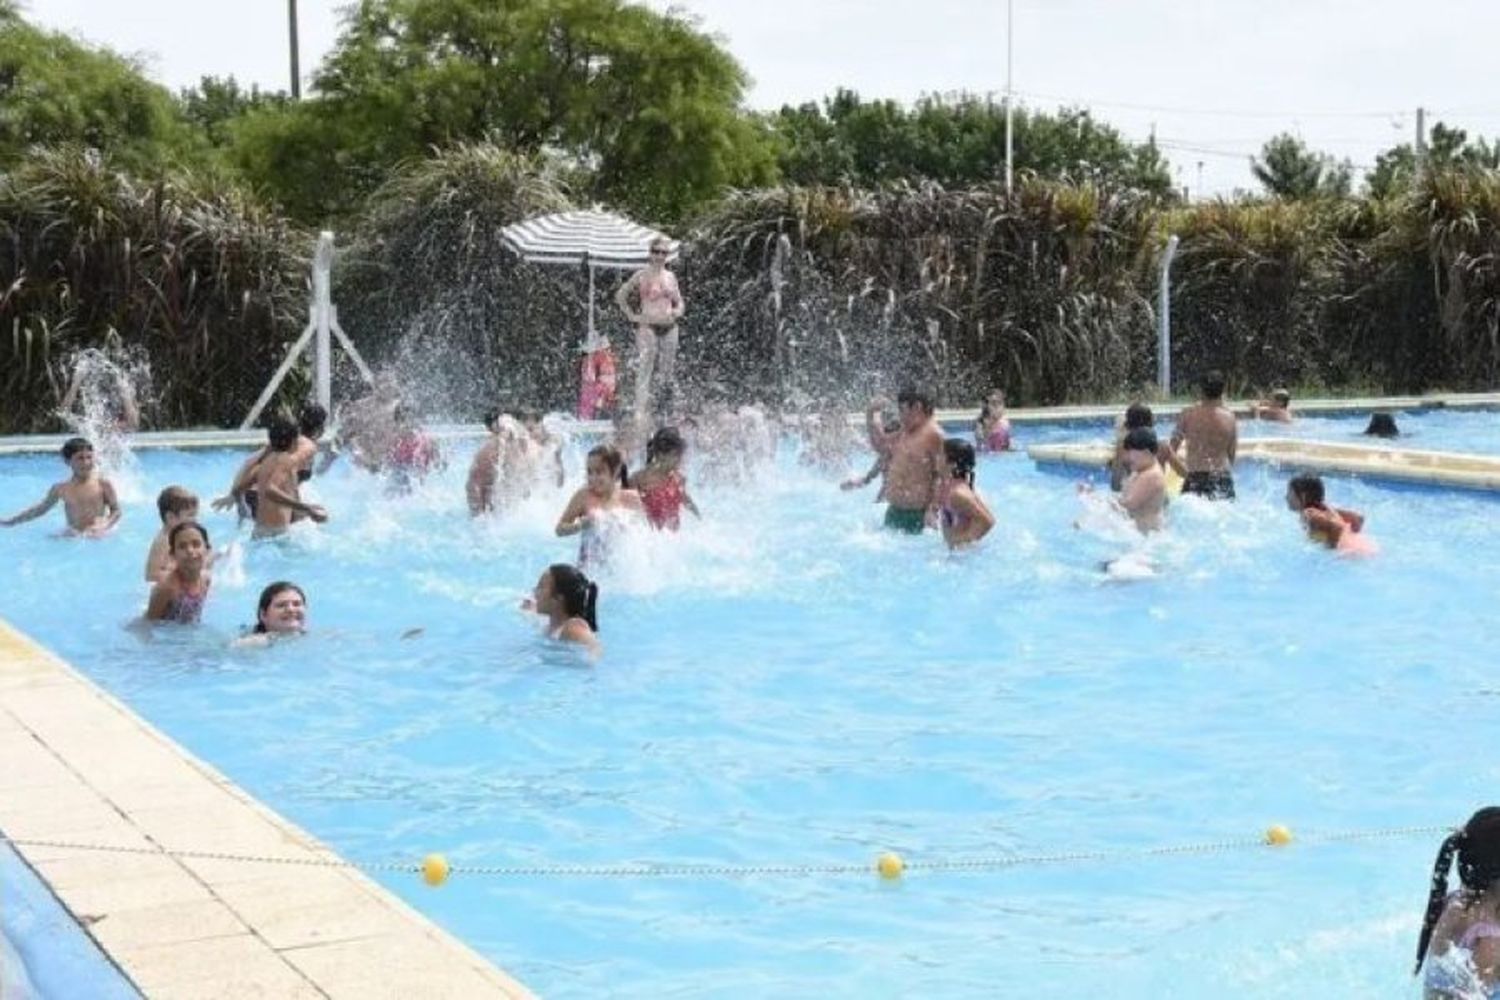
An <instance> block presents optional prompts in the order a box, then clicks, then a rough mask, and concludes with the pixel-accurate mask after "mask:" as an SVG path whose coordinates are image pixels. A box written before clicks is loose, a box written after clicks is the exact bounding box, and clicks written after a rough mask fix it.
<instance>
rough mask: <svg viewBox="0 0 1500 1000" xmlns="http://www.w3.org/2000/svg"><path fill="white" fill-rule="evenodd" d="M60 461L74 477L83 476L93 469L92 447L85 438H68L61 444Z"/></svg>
mask: <svg viewBox="0 0 1500 1000" xmlns="http://www.w3.org/2000/svg"><path fill="white" fill-rule="evenodd" d="M62 459H63V461H64V462H67V463H68V465H69V467H71V468H72V470H73V472H74V474H75V475H85V474H87V473H88V472H89V470H90V469H92V468H93V467H94V446H93V445H91V444H89V442H88V441H87V439H85V438H79V437H75V438H68V440H66V441H64V442H63V446H62Z"/></svg>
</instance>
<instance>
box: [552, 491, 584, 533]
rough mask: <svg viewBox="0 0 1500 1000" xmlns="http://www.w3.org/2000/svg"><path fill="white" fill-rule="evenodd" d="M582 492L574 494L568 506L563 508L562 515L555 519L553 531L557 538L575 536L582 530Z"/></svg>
mask: <svg viewBox="0 0 1500 1000" xmlns="http://www.w3.org/2000/svg"><path fill="white" fill-rule="evenodd" d="M584 492H585V491H584V490H579V491H578V492H576V493H574V494H573V498H572V499H571V500H569V501H568V505H567V506H566V507H564V508H563V512H562V515H561V516H560V517H559V518H558V519H557V528H556V529H555V530H556V533H557V537H558V538H566V537H568V536H569V535H576V534H578V533H579V532H580V531H582V530H583V515H584V509H583V495H584Z"/></svg>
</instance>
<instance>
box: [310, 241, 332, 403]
mask: <svg viewBox="0 0 1500 1000" xmlns="http://www.w3.org/2000/svg"><path fill="white" fill-rule="evenodd" d="M332 274H333V234H332V233H330V232H329V231H328V230H326V229H325V230H324V231H323V232H321V233H319V234H318V249H317V251H316V252H315V253H314V254H313V324H314V325H315V326H316V327H317V340H316V341H314V353H313V358H314V366H315V367H314V371H315V375H314V385H315V387H316V389H317V393H318V405H319V406H321V407H323V409H324V410H326V411H328V412H329V413H332V412H333V345H332V343H331V342H330V339H329V330H330V328H331V327H332V326H333V282H332V278H331V275H332Z"/></svg>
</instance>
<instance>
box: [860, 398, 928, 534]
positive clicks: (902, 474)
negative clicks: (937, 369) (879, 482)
mask: <svg viewBox="0 0 1500 1000" xmlns="http://www.w3.org/2000/svg"><path fill="white" fill-rule="evenodd" d="M884 406H885V401H884V400H882V399H874V400H871V401H870V406H869V408H868V409H867V410H866V412H865V426H866V429H867V430H868V431H869V434H870V443H871V444H872V445H874V446H875V450H876V452H877V453H879V454H883V455H885V456H887V459H886V468H885V498H886V501H887V503H888V506H887V507H886V510H885V526H886V527H887V528H890V529H891V530H893V531H900V532H903V533H905V534H908V535H920V534H921V533H922V531H923V529H924V528H925V527H926V526H927V524H928V522H929V521H934V520H935V519H936V515H937V502H938V497H939V496H940V495H941V494H940V490H941V487H942V484H943V479H944V478H945V476H946V471H945V469H946V461H945V459H944V456H943V431H942V428H940V427H938V424H937V421H936V420H934V419H933V416H932V411H933V405H932V397H931V396H930V395H928V394H927V393H926V392H924V391H922V390H921V389H919V388H917V387H916V386H906V387H905V388H903V389H902V390H901V392H900V393H899V394H897V396H896V410H897V413H898V414H899V416H900V419H901V427H900V430H898V431H897V432H896V433H895V434H887V433H886V430H885V428H884V427H883V426H881V424H880V423H879V417H880V413H881V411H882V410H883V409H884Z"/></svg>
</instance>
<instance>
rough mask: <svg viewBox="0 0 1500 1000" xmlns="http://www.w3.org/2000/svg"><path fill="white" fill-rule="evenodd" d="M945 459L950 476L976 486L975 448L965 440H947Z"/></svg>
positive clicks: (944, 448) (944, 447) (944, 445)
mask: <svg viewBox="0 0 1500 1000" xmlns="http://www.w3.org/2000/svg"><path fill="white" fill-rule="evenodd" d="M943 458H944V460H945V461H946V462H947V463H948V475H949V476H951V477H952V478H954V479H962V480H963V481H964V482H966V483H968V484H969V485H970V486H973V485H974V462H975V459H974V446H973V445H972V444H970V443H969V442H967V441H965V440H964V439H963V438H947V439H946V440H944V441H943Z"/></svg>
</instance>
